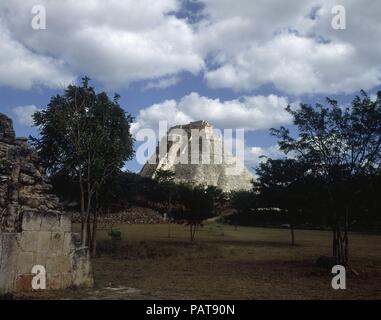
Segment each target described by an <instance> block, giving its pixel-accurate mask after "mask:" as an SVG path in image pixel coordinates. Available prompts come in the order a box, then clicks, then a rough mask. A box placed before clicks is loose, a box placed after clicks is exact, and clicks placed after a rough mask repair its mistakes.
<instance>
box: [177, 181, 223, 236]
mask: <svg viewBox="0 0 381 320" xmlns="http://www.w3.org/2000/svg"><path fill="white" fill-rule="evenodd" d="M221 195H222V192H221V191H220V190H219V189H217V188H215V187H212V186H209V187H204V186H201V185H199V186H195V187H192V186H189V185H186V184H180V185H177V186H176V203H177V206H176V208H175V210H174V212H173V217H174V218H175V219H176V220H180V221H186V223H187V225H189V231H190V240H191V241H194V239H195V234H196V230H197V228H198V227H199V226H200V225H202V222H203V221H204V220H206V219H209V218H212V217H214V216H215V215H216V204H217V203H218V202H219V200H220V199H221V198H220V196H221Z"/></svg>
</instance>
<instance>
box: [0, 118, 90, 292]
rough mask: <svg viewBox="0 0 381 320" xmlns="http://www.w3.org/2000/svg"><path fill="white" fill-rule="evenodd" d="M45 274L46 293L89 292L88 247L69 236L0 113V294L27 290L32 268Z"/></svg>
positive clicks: (36, 169) (32, 161)
mask: <svg viewBox="0 0 381 320" xmlns="http://www.w3.org/2000/svg"><path fill="white" fill-rule="evenodd" d="M35 265H40V266H43V267H44V268H45V270H46V287H47V289H64V288H68V287H79V286H80V287H90V286H92V285H93V277H92V271H91V264H90V258H89V252H88V248H87V247H81V245H80V243H79V241H78V237H77V236H76V234H74V233H72V232H71V216H69V215H66V214H64V213H63V212H62V211H61V207H60V204H59V201H58V198H57V197H56V196H55V195H54V194H52V193H51V185H49V183H48V179H47V177H46V175H45V172H44V169H43V168H42V166H41V161H40V160H39V158H38V156H37V154H36V153H35V152H33V151H32V149H31V148H30V146H29V145H28V143H27V141H26V139H17V138H16V136H15V132H14V130H13V125H12V121H11V119H9V118H8V117H6V116H5V115H3V114H1V113H0V294H5V293H13V292H23V291H29V290H32V278H33V276H34V275H33V274H32V273H31V272H32V268H33V266H35Z"/></svg>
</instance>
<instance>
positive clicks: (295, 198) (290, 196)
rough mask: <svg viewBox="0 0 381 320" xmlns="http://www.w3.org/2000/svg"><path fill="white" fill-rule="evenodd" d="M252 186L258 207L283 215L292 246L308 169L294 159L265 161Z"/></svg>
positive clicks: (258, 169) (258, 170)
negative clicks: (278, 211) (280, 210)
mask: <svg viewBox="0 0 381 320" xmlns="http://www.w3.org/2000/svg"><path fill="white" fill-rule="evenodd" d="M257 175H258V179H257V180H256V181H255V182H254V189H255V192H257V193H259V197H260V199H261V204H262V205H264V206H266V207H276V208H279V209H282V211H283V212H286V214H287V216H288V221H289V224H290V230H291V245H295V232H294V226H295V223H296V221H297V219H298V214H299V211H300V208H301V206H302V203H303V201H304V199H303V197H305V192H304V191H305V187H306V181H307V179H308V175H309V172H308V167H307V166H306V165H305V164H304V162H301V161H297V160H295V159H277V160H273V159H267V160H266V161H265V162H262V163H261V164H260V165H259V167H258V168H257Z"/></svg>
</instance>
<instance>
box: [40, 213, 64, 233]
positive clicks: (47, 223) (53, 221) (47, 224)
mask: <svg viewBox="0 0 381 320" xmlns="http://www.w3.org/2000/svg"><path fill="white" fill-rule="evenodd" d="M60 230H61V226H60V215H59V214H55V213H51V212H49V213H46V214H44V217H43V219H42V224H41V231H60Z"/></svg>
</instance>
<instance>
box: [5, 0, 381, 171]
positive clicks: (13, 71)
mask: <svg viewBox="0 0 381 320" xmlns="http://www.w3.org/2000/svg"><path fill="white" fill-rule="evenodd" d="M36 4H42V5H43V6H44V8H45V9H46V30H35V29H33V28H32V27H31V21H32V19H33V17H34V15H33V14H31V10H32V8H33V6H34V5H36ZM341 4H342V5H343V8H344V9H345V15H346V24H345V29H342V30H336V29H334V28H333V27H332V19H334V18H335V14H333V13H332V9H333V8H334V6H335V5H336V2H335V1H319V0H311V1H300V0H290V1H287V3H286V2H285V1H282V0H272V1H263V0H237V1H229V0H205V1H202V0H194V1H190V0H188V1H180V0H157V1H155V2H154V3H152V1H148V0H142V1H134V0H124V1H119V0H108V1H102V0H83V1H80V2H79V1H74V0H68V1H58V0H57V1H47V0H41V1H33V0H3V1H2V2H1V4H0V112H3V113H5V114H7V115H8V116H10V117H11V118H13V119H14V124H15V128H16V132H17V134H18V135H19V136H28V135H30V134H32V135H36V134H37V130H36V129H35V128H32V127H31V126H30V114H31V113H32V111H34V110H37V109H43V108H44V107H46V105H47V104H48V102H49V100H50V97H51V96H53V95H55V94H57V93H61V92H62V88H63V87H64V86H65V85H66V84H68V83H72V82H74V83H75V82H78V80H79V79H80V78H81V76H83V75H88V76H89V77H90V78H92V84H93V85H94V86H95V87H96V88H97V89H98V90H106V91H107V92H109V93H110V94H111V95H113V93H114V92H117V93H119V94H120V95H121V104H122V106H123V107H124V108H125V109H126V111H128V112H129V113H131V114H132V115H133V116H134V117H135V119H136V120H135V122H136V123H135V125H134V130H137V129H139V128H147V127H148V128H154V129H155V128H156V126H157V123H158V121H159V120H164V119H165V120H168V122H169V124H170V125H172V124H179V123H183V122H187V121H192V120H200V119H204V120H208V121H209V122H211V123H212V124H214V125H215V126H216V127H218V128H221V129H224V128H233V129H235V128H244V129H245V146H246V153H245V159H246V164H247V166H248V167H250V168H251V167H254V166H255V165H257V164H258V161H259V156H260V155H262V154H264V155H268V156H272V157H279V156H281V154H280V153H279V151H278V150H277V148H276V141H275V140H274V138H272V137H270V136H269V133H268V130H269V129H270V128H271V127H279V126H280V125H285V126H291V119H290V118H289V117H288V116H287V114H285V112H284V107H286V105H287V104H292V105H294V106H295V107H296V106H297V104H298V103H299V102H307V103H314V102H318V101H320V102H321V101H323V100H324V97H326V96H329V97H333V98H336V99H337V100H339V101H340V102H342V103H343V104H346V103H348V102H349V101H351V99H352V98H353V96H354V95H355V94H356V93H358V91H359V90H360V89H365V90H367V91H368V92H369V93H371V94H373V93H375V92H376V91H377V90H378V89H381V87H380V84H381V63H380V62H381V61H380V57H381V45H380V41H379V39H381V24H380V22H379V17H378V13H379V12H380V11H381V10H380V9H381V4H377V2H374V1H371V0H366V1H361V2H357V3H354V1H349V0H343V1H341ZM341 22H342V21H341ZM322 39H324V41H323V40H322ZM127 168H128V169H130V170H132V171H137V170H138V169H139V168H140V165H139V164H137V163H136V161H131V162H130V163H128V164H127Z"/></svg>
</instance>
